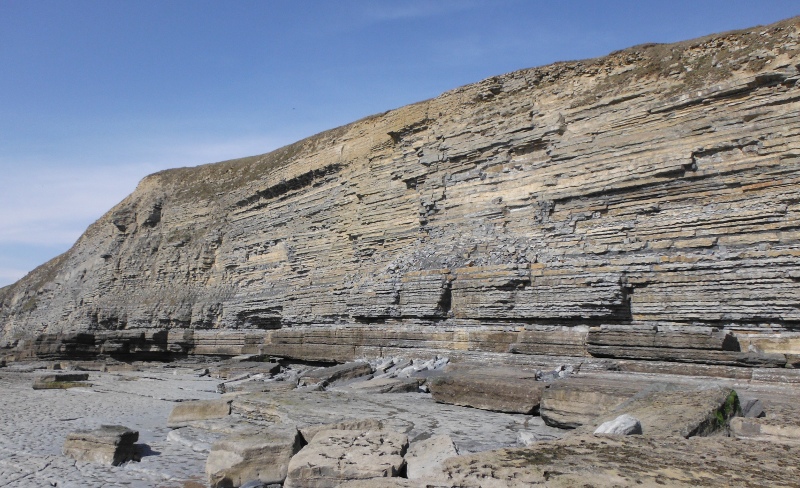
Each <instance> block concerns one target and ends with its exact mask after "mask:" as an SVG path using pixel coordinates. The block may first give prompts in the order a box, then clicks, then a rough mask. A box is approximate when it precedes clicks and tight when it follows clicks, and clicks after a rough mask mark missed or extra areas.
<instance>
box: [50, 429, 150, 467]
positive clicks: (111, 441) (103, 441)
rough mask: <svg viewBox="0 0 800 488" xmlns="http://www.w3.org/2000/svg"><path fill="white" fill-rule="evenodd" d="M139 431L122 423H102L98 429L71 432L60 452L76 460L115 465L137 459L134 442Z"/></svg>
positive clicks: (137, 438)
mask: <svg viewBox="0 0 800 488" xmlns="http://www.w3.org/2000/svg"><path fill="white" fill-rule="evenodd" d="M137 440H139V432H137V431H135V430H131V429H129V428H127V427H124V426H122V425H103V426H101V427H100V428H99V429H94V430H79V431H76V432H72V433H70V434H69V435H68V436H67V439H66V441H64V447H63V449H62V453H63V454H64V455H65V456H67V457H70V458H72V459H75V460H76V461H86V462H91V463H99V464H108V465H112V466H117V465H119V464H122V463H124V462H127V461H133V460H138V458H139V456H138V453H137V450H136V446H135V445H134V444H135V442H136V441H137Z"/></svg>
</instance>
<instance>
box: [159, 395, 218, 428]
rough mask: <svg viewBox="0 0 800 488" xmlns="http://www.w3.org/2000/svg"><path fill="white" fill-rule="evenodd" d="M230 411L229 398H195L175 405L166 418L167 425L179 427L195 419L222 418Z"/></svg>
mask: <svg viewBox="0 0 800 488" xmlns="http://www.w3.org/2000/svg"><path fill="white" fill-rule="evenodd" d="M230 413H231V400H230V399H227V398H220V399H217V400H195V401H192V402H181V403H178V404H177V405H175V408H173V409H172V412H170V414H169V419H167V425H168V426H169V427H180V426H184V425H187V424H188V423H190V422H194V421H197V420H210V419H219V418H224V417H227V416H228V415H230Z"/></svg>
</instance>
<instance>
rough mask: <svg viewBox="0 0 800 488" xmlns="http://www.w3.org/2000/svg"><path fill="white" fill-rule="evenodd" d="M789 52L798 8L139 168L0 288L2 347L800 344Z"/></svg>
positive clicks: (793, 54) (608, 351)
mask: <svg viewBox="0 0 800 488" xmlns="http://www.w3.org/2000/svg"><path fill="white" fill-rule="evenodd" d="M799 68H800V19H798V18H795V19H790V20H787V21H784V22H781V23H778V24H775V25H772V26H769V27H762V28H755V29H752V30H748V31H742V32H736V33H728V34H720V35H714V36H709V37H707V38H702V39H698V40H695V41H687V42H683V43H679V44H674V45H649V46H639V47H634V48H630V49H627V50H624V51H621V52H617V53H612V54H611V55H609V56H607V57H604V58H599V59H594V60H587V61H579V62H568V63H557V64H554V65H550V66H546V67H541V68H534V69H529V70H523V71H519V72H515V73H511V74H507V75H503V76H498V77H495V78H492V79H488V80H485V81H483V82H480V83H477V84H474V85H470V86H466V87H462V88H458V89H456V90H453V91H451V92H447V93H445V94H443V95H441V96H440V97H438V98H435V99H432V100H429V101H426V102H421V103H418V104H415V105H411V106H407V107H403V108H400V109H397V110H393V111H390V112H387V113H384V114H381V115H377V116H373V117H370V118H367V119H364V120H360V121H357V122H355V123H353V124H350V125H348V126H345V127H341V128H338V129H335V130H332V131H329V132H326V133H322V134H319V135H317V136H314V137H312V138H309V139H306V140H304V141H300V142H298V143H296V144H294V145H291V146H288V147H286V148H283V149H280V150H278V151H275V152H273V153H269V154H266V155H263V156H257V157H252V158H247V159H242V160H235V161H227V162H223V163H217V164H213V165H206V166H200V167H196V168H182V169H176V170H169V171H164V172H161V173H157V174H154V175H151V176H149V177H147V178H145V179H144V180H143V181H142V182H141V184H140V185H139V187H138V188H137V189H136V191H135V192H134V193H133V194H131V195H130V196H129V197H128V198H126V199H125V200H124V201H123V202H122V203H120V204H119V205H117V206H116V207H114V208H113V209H112V210H111V211H109V212H108V213H107V214H106V215H105V216H103V217H102V218H101V219H100V220H98V221H97V222H96V223H95V224H93V225H92V226H91V227H90V228H89V229H88V230H87V231H86V233H85V234H84V235H83V236H82V237H81V238H80V240H79V241H78V242H77V243H76V244H75V246H74V247H73V248H72V249H70V250H69V251H68V252H67V253H65V254H64V255H62V256H60V257H58V258H56V259H55V260H53V261H51V262H49V263H47V264H45V265H43V266H42V267H40V268H38V269H37V270H35V271H33V272H32V273H31V274H29V275H28V276H26V277H25V278H24V279H22V280H20V281H19V282H18V283H16V284H14V285H12V286H10V287H6V288H3V289H2V290H0V307H1V308H0V324H2V334H3V335H2V337H3V340H4V341H6V342H9V341H13V340H15V339H19V338H26V337H33V336H35V335H38V334H41V333H56V332H70V331H87V330H117V329H154V330H161V329H170V330H174V329H194V330H200V329H240V330H241V329H245V330H252V331H263V330H268V331H273V332H270V333H261V334H262V335H264V336H266V343H267V346H268V347H267V349H268V350H269V351H271V352H274V353H276V354H284V355H288V356H296V357H307V358H315V357H316V358H334V359H335V358H339V357H347V356H353V355H358V354H359V353H363V352H366V351H367V350H370V351H372V350H371V349H369V348H377V349H376V350H377V351H378V352H380V351H381V349H380V348H382V347H383V348H386V347H425V348H429V349H473V350H486V351H499V352H504V351H512V352H517V353H527V354H562V355H573V356H575V355H594V356H605V357H622V358H624V357H633V358H643V359H675V358H678V359H679V360H685V361H696V362H710V363H720V364H734V363H737V362H742V361H745V360H743V359H742V354H743V352H742V351H746V350H747V348H748V347H749V348H750V349H751V350H754V351H756V352H758V351H761V352H780V353H797V352H800V350H798V349H800V341H798V339H796V338H795V334H796V333H797V332H800V85H799V84H798V81H799V80H800V74H798V70H799ZM793 331H795V332H793ZM342 348H344V349H342ZM360 348H361V349H360ZM363 348H367V349H363ZM665 351H667V352H665ZM670 351H671V352H670ZM734 353H736V354H738V355H736V354H734ZM734 356H735V357H734ZM779 362H780V361H779Z"/></svg>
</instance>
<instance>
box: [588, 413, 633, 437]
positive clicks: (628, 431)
mask: <svg viewBox="0 0 800 488" xmlns="http://www.w3.org/2000/svg"><path fill="white" fill-rule="evenodd" d="M594 433H595V434H607V435H633V434H641V433H642V423H641V422H639V419H637V418H636V417H632V416H630V415H628V414H622V415H620V416H619V417H617V418H615V419H614V420H609V421H608V422H603V423H602V424H600V427H598V428H597V429H595V431H594Z"/></svg>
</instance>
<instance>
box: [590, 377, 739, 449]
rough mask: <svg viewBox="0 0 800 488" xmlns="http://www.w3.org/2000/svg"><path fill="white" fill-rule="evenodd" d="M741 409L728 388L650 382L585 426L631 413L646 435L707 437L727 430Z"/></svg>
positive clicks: (595, 424) (735, 396)
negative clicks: (631, 396)
mask: <svg viewBox="0 0 800 488" xmlns="http://www.w3.org/2000/svg"><path fill="white" fill-rule="evenodd" d="M740 412H741V409H740V407H739V398H738V396H737V394H736V392H735V391H734V390H733V389H731V388H729V387H723V386H709V387H702V388H692V387H689V386H683V385H681V386H679V385H673V384H668V383H662V384H654V385H651V386H650V387H648V388H646V389H645V390H643V391H642V392H640V393H638V394H637V395H636V396H634V397H633V398H632V399H630V400H628V401H626V402H625V403H623V404H621V405H619V406H617V407H616V408H614V409H613V410H611V411H609V412H608V414H606V415H602V416H600V417H598V418H597V419H595V421H594V422H593V424H592V425H591V426H589V425H588V424H587V426H585V427H584V428H586V427H589V428H590V429H591V431H594V430H595V429H596V428H597V427H598V426H599V425H601V424H603V423H605V422H608V421H611V420H614V419H615V418H617V417H618V416H619V415H621V414H628V415H630V416H633V417H635V418H637V419H639V421H640V422H641V427H642V433H643V434H644V435H646V436H652V435H656V436H669V435H674V436H681V437H692V436H706V435H710V434H713V433H715V432H718V431H721V430H725V429H727V426H728V421H729V419H730V418H731V417H733V416H734V415H737V414H738V413H740Z"/></svg>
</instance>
